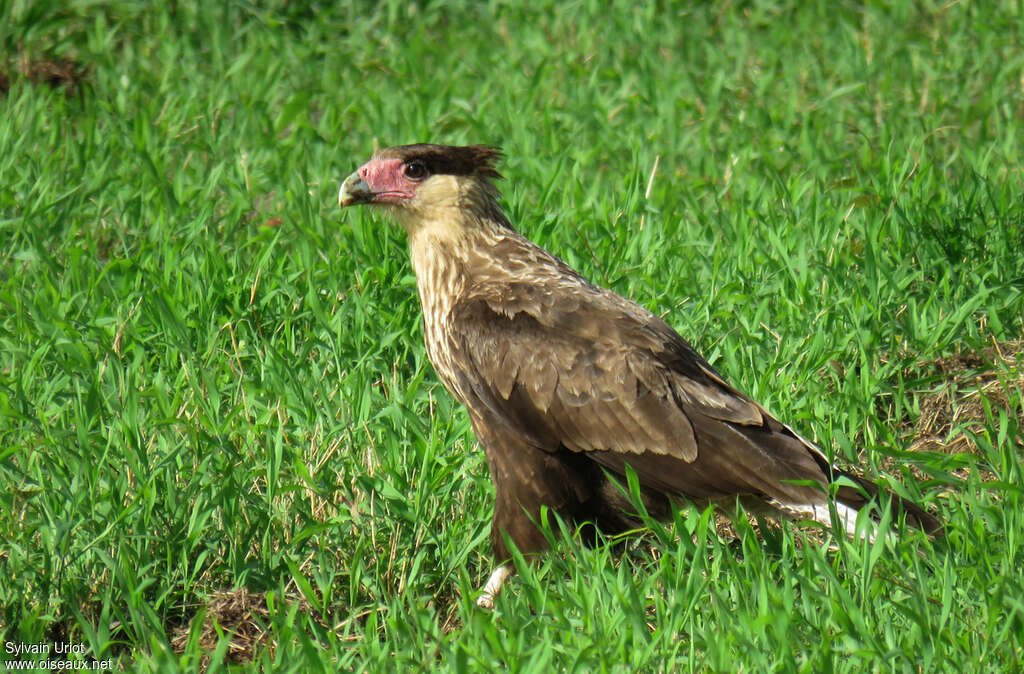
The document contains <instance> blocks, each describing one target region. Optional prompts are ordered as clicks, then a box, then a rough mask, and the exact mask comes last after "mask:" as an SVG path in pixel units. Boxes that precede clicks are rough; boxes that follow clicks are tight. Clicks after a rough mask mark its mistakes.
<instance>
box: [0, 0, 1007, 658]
mask: <svg viewBox="0 0 1024 674" xmlns="http://www.w3.org/2000/svg"><path fill="white" fill-rule="evenodd" d="M332 4H333V3H324V4H322V5H321V4H315V3H284V2H279V3H278V2H268V3H261V4H259V5H254V4H250V3H245V2H232V3H222V4H216V3H191V2H179V3H172V4H169V5H167V6H162V5H161V6H159V7H149V6H147V5H145V4H142V3H134V2H129V1H127V0H123V1H117V0H112V1H109V2H75V1H72V2H66V3H64V2H61V3H57V2H45V1H44V2H34V3H27V2H18V1H13V2H0V14H2V18H0V42H2V44H3V53H4V54H5V55H6V59H5V61H0V70H2V71H3V72H4V77H3V78H0V84H4V82H5V81H6V86H2V87H0V92H2V91H4V90H5V89H8V90H7V91H6V94H5V95H3V97H2V98H0V112H2V114H0V176H2V179H0V243H2V245H0V534H2V538H0V541H2V542H0V631H2V635H3V636H2V638H3V641H4V642H5V644H13V643H39V642H45V643H52V642H57V641H65V642H67V641H70V642H72V643H75V644H81V645H84V646H85V648H86V650H87V653H86V655H85V656H84V657H85V658H86V659H87V660H91V659H97V660H106V659H113V661H114V663H115V666H118V667H123V668H127V669H135V670H138V671H164V670H176V669H179V668H180V669H183V670H189V671H191V670H196V669H199V668H203V667H208V668H209V669H210V670H222V669H224V668H225V667H227V666H229V664H230V663H232V662H234V663H236V664H235V666H237V667H239V668H242V669H257V668H267V669H270V668H273V669H274V670H280V671H309V670H311V669H312V670H314V671H315V670H318V669H321V670H327V671H336V670H341V669H352V670H369V671H376V670H378V669H382V668H385V667H386V668H388V669H391V668H394V667H396V666H398V667H402V668H411V669H432V670H433V669H441V670H452V671H466V670H469V671H474V670H485V669H493V668H498V667H503V668H507V669H509V670H525V671H542V670H551V669H553V670H559V671H586V672H589V671H613V672H618V671H690V670H697V671H855V672H861V671H879V670H884V671H958V672H959V671H1013V670H1019V669H1020V668H1021V667H1022V665H1024V603H1022V601H1021V598H1022V597H1024V581H1022V580H1021V579H1022V578H1024V555H1022V552H1021V550H1022V549H1024V547H1022V545H1021V541H1022V538H1024V515H1022V513H1024V508H1022V505H1024V504H1022V491H1024V490H1022V487H1024V477H1022V442H1021V424H1022V423H1024V402H1022V389H1024V383H1022V382H1024V375H1022V371H1021V365H1020V364H1019V361H1018V360H1017V359H1016V358H1014V357H1012V350H1009V349H1008V346H1007V345H1013V344H1017V343H1018V342H1016V341H1015V340H1019V339H1020V338H1021V336H1022V332H1024V319H1022V316H1024V254H1022V253H1021V251H1022V250H1024V200H1022V198H1021V194H1022V193H1024V190H1022V187H1024V186H1022V181H1024V177H1022V173H1021V167H1022V166H1024V144H1022V142H1021V134H1020V128H1021V124H1022V120H1024V85H1022V81H1024V80H1022V77H1024V51H1022V50H1021V48H1020V45H1021V44H1022V43H1024V29H1022V28H1021V27H1022V26H1024V16H1022V11H1024V10H1022V6H1021V4H1020V3H1019V2H1016V3H1015V2H1004V3H945V2H931V1H925V2H915V3H909V2H900V3H892V4H891V5H890V4H889V3H848V2H839V3H834V2H812V3H801V2H789V1H786V0H782V1H780V2H776V3H762V2H741V3H725V4H724V5H723V6H721V7H717V8H685V7H678V6H676V5H675V4H674V3H663V4H662V5H661V6H658V5H656V4H654V3H652V4H650V5H643V4H642V3H641V4H637V3H625V2H621V3H613V4H612V6H611V7H610V8H609V7H608V6H607V3H599V2H595V1H588V0H581V1H578V2H560V3H547V4H543V3H542V4H537V3H532V4H527V3H522V4H520V3H514V2H492V3H488V4H480V3H464V2H455V1H453V2H422V3H409V2H379V3H369V2H356V3H339V6H337V7H333V6H331V5H332ZM47 64H49V65H47ZM54 71H57V72H58V73H59V74H61V76H53V75H52V73H53V72H54ZM47 73H51V75H47ZM427 140H430V141H436V142H446V143H463V142H487V143H495V144H501V145H503V146H504V147H505V150H506V152H507V154H508V159H507V161H506V162H505V166H504V173H505V175H506V176H507V178H508V180H507V181H505V182H504V183H503V185H502V187H503V190H504V193H505V198H506V204H507V207H508V210H509V212H510V215H511V216H512V218H513V221H514V222H517V223H519V226H520V229H522V230H523V231H524V232H525V233H527V234H528V235H530V236H531V237H532V238H534V239H535V240H537V241H539V242H540V243H541V244H542V245H545V246H547V247H549V248H550V249H551V250H553V251H555V252H556V253H557V254H559V255H561V256H562V257H563V258H564V259H566V260H567V261H568V262H569V263H571V264H572V265H574V266H576V267H578V268H579V269H581V271H583V272H584V273H585V274H586V275H587V276H589V277H590V278H592V279H593V280H595V281H597V282H599V283H602V284H606V285H609V286H611V287H612V288H614V289H615V290H617V291H619V292H621V293H623V294H626V295H629V296H632V297H634V298H636V299H638V300H640V301H641V302H642V303H643V304H645V305H646V306H648V307H649V308H651V309H652V310H654V311H655V312H658V313H660V314H662V315H664V316H665V317H666V319H667V320H668V321H669V323H670V324H672V325H673V326H675V327H676V328H678V329H679V330H680V332H681V333H682V334H683V335H685V336H686V337H687V338H688V339H689V340H690V341H691V342H692V343H694V344H695V345H696V346H697V347H698V349H699V350H701V351H702V352H703V353H704V354H705V355H706V356H707V357H708V358H709V359H710V360H711V361H712V362H714V363H715V364H716V366H717V367H718V368H719V369H720V370H722V371H723V372H724V373H725V374H726V375H727V376H728V377H729V378H730V379H731V380H732V381H733V382H735V383H736V384H737V385H738V386H739V387H740V388H741V389H743V390H745V391H747V392H749V393H750V394H752V395H753V396H754V397H756V398H758V399H759V400H761V401H762V402H764V403H765V404H766V405H767V406H768V407H769V408H770V409H772V410H773V411H775V412H776V413H777V414H778V415H779V416H780V417H782V418H783V419H785V420H787V421H789V422H790V423H792V424H793V425H794V426H795V427H797V428H798V429H799V430H800V431H802V432H803V433H804V434H806V435H808V436H810V437H811V438H813V439H815V440H816V441H817V442H818V443H820V444H821V446H822V447H824V448H825V451H826V452H827V453H829V454H832V455H834V456H835V457H836V460H837V461H838V462H839V463H841V464H844V465H853V466H861V467H862V468H863V471H864V472H865V473H866V474H867V475H869V476H871V477H872V478H875V479H878V480H881V481H884V482H886V483H887V484H889V485H890V486H891V487H892V488H894V489H896V490H897V491H899V492H900V493H901V494H904V495H906V496H910V497H913V498H914V499H916V500H919V501H921V502H922V503H925V504H927V505H928V507H930V508H931V509H932V510H934V511H936V512H939V513H941V515H942V517H943V518H944V519H945V520H946V521H947V522H948V524H949V535H948V537H947V539H946V540H945V541H943V542H932V541H928V540H926V539H924V538H923V537H922V536H920V535H917V534H914V533H913V532H910V531H905V532H901V533H902V536H901V537H900V538H899V540H897V541H895V542H886V541H880V542H877V543H874V544H869V543H867V542H863V541H862V542H856V541H845V540H834V539H833V538H832V537H831V535H830V533H828V532H825V534H824V536H825V542H824V543H822V542H820V539H821V537H820V535H819V533H818V532H817V530H814V529H809V528H808V527H806V526H797V525H789V524H787V525H785V526H783V527H782V528H774V527H764V526H756V527H755V526H751V525H749V524H748V523H747V521H746V520H745V519H744V518H739V519H738V521H737V525H736V530H735V538H732V537H730V536H724V537H723V536H719V535H718V534H717V533H716V528H715V524H714V520H713V518H712V517H711V513H709V512H700V511H698V510H695V509H692V508H683V509H680V510H679V511H678V512H677V513H676V521H675V522H671V523H668V524H667V525H664V526H662V525H659V524H657V523H651V527H650V531H649V532H647V533H646V534H645V535H644V536H641V537H638V538H636V539H634V540H633V541H631V542H628V543H626V544H625V545H624V546H617V547H613V546H606V547H601V548H598V549H595V550H587V549H581V548H580V546H579V543H578V541H577V540H576V539H575V538H574V537H573V536H572V535H571V532H568V534H569V535H565V533H563V532H562V531H561V530H560V529H559V527H558V526H557V523H555V525H554V526H553V533H552V537H553V540H554V542H555V544H556V545H555V551H554V552H553V553H552V554H551V555H550V556H548V557H546V558H545V559H544V560H543V562H542V563H541V564H540V565H539V566H537V567H535V568H531V567H529V566H526V567H523V568H521V569H520V575H519V576H518V577H517V579H516V580H514V581H512V582H511V585H510V587H509V590H508V592H507V593H505V594H503V595H502V597H501V598H500V600H499V602H498V607H497V610H496V611H495V612H494V613H488V612H483V611H480V610H478V609H476V608H475V606H474V604H473V602H474V599H475V596H476V588H478V587H479V586H480V584H481V583H482V581H483V580H484V579H485V578H486V575H487V573H488V572H489V566H490V564H491V560H490V557H489V555H490V550H489V547H490V546H489V543H488V541H487V535H488V527H489V517H490V507H491V502H492V495H493V490H492V487H491V485H490V481H489V478H488V477H487V474H486V464H485V461H484V460H483V457H482V456H481V454H480V453H479V452H478V451H477V450H476V448H475V440H474V438H473V436H472V433H471V431H470V430H469V424H468V420H467V418H466V416H465V414H464V412H463V411H462V410H461V409H459V408H458V407H457V406H456V405H455V404H454V403H453V401H452V399H451V398H450V397H449V395H448V394H447V392H445V391H444V390H443V389H442V388H441V387H440V386H439V385H438V383H437V379H436V377H435V375H434V373H433V371H432V369H431V367H430V365H429V363H428V361H427V359H426V355H425V351H424V347H423V344H422V334H421V332H420V327H419V320H420V319H419V308H418V306H417V301H416V296H415V291H414V281H413V278H412V276H411V270H410V267H409V265H408V262H407V260H406V254H405V247H404V246H405V244H404V241H403V236H402V235H401V233H400V231H397V230H396V229H395V228H393V227H389V226H387V225H386V224H385V223H383V222H381V221H379V220H377V219H375V218H374V217H373V216H371V215H369V214H368V213H360V212H355V211H353V212H346V213H340V212H339V211H338V210H337V207H336V206H335V195H336V192H337V188H338V184H339V182H340V180H341V179H343V178H344V176H345V175H347V174H348V173H349V172H350V171H351V170H352V169H353V168H355V167H356V166H357V165H358V164H359V163H361V161H363V160H364V159H365V158H366V157H367V156H368V155H369V153H370V152H371V150H372V149H373V147H374V145H375V144H377V143H379V144H381V145H389V144H397V143H404V142H416V141H427ZM655 167H657V170H655ZM993 345H996V346H999V347H1000V348H1001V349H1002V351H999V352H1000V353H1001V352H1007V353H1010V354H1011V355H1009V356H1007V357H1004V358H999V357H997V356H993V355H991V354H992V353H996V352H993V351H992V347H993ZM986 348H987V349H989V350H988V351H987V352H986V351H985V349H986ZM982 353H988V354H989V356H987V357H985V358H981V357H980V356H979V357H977V358H973V359H972V358H966V357H964V354H968V355H970V354H982ZM1004 355H1006V354H1004ZM957 358H959V359H960V360H956V359H957ZM954 361H955V362H960V363H968V364H969V365H965V366H964V367H963V368H960V369H958V370H957V372H956V373H950V372H948V371H946V370H943V369H942V368H937V367H936V366H935V364H936V363H949V362H954ZM976 375H977V377H979V378H980V379H977V381H980V380H981V379H983V380H984V382H985V387H984V393H985V395H981V394H979V390H980V389H979V386H978V385H977V384H975V383H973V382H975V381H976ZM993 382H995V383H994V384H993ZM993 387H994V388H993ZM995 393H998V395H995ZM936 395H942V396H945V397H944V398H942V400H944V401H946V403H944V404H948V405H951V406H952V408H953V409H952V413H951V416H950V417H949V418H951V419H952V418H955V419H956V423H953V424H952V425H950V426H949V428H948V430H945V431H943V436H944V437H943V438H940V440H943V439H944V440H945V441H947V442H946V443H945V444H943V443H942V442H938V443H934V442H933V443H930V444H928V446H927V447H928V450H927V451H910V450H911V449H913V448H917V447H919V446H920V443H915V439H916V438H917V436H918V435H919V429H917V430H915V423H916V421H917V420H918V419H919V418H920V417H921V416H922V409H927V410H929V413H931V412H932V411H934V409H935V405H934V400H935V399H936V398H935V396H936ZM968 396H973V397H971V398H970V400H972V401H974V402H973V403H972V405H974V407H972V409H976V410H978V412H977V414H976V415H974V417H972V418H971V419H965V418H964V416H963V415H962V414H961V415H959V416H956V410H957V409H961V407H962V406H963V405H966V403H965V402H964V401H966V400H967V399H968V398H967V397H968ZM964 438H968V440H969V442H965V441H964V440H963V439H964ZM947 446H948V447H950V448H952V449H950V450H949V451H944V449H943V448H944V447H947ZM829 542H831V543H832V545H833V549H830V548H829V545H828V543H829ZM623 547H624V548H625V549H624V550H622V549H620V548H623ZM239 590H241V591H242V592H241V593H240V594H239V593H238V591H239ZM247 593H248V594H247ZM225 597H227V598H228V599H227V600H225V599H224V598H225ZM247 597H248V598H247ZM249 598H255V599H253V600H252V601H250V599H249ZM224 606H231V607H234V608H233V609H232V610H237V611H241V612H242V613H245V612H246V611H248V612H249V613H250V614H251V615H249V618H248V619H249V620H250V625H249V627H248V628H247V630H242V629H240V628H238V629H237V632H238V634H237V635H236V636H235V639H234V641H232V631H231V624H228V623H230V620H229V616H228V615H227V613H224V612H219V611H222V609H223V607H224ZM253 606H255V608H253ZM239 607H241V608H239ZM204 617H205V618H212V617H218V618H219V619H220V621H221V622H222V623H225V624H228V628H227V629H226V630H225V629H224V628H223V626H222V629H221V631H220V632H218V631H217V630H216V629H214V628H213V627H211V625H212V623H210V622H207V624H206V626H205V627H204ZM252 625H255V626H256V627H255V628H253V627H252ZM264 632H265V633H266V634H265V636H263V637H260V636H259V635H260V634H263V633H264ZM243 633H244V634H243ZM246 635H247V636H246ZM239 640H241V641H244V643H241V644H239ZM46 657H47V656H41V655H37V656H24V657H23V659H26V660H27V659H31V658H36V659H46ZM53 657H55V656H51V659H53ZM247 661H248V662H249V664H245V662H247Z"/></svg>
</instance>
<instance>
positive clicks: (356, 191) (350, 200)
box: [338, 173, 375, 208]
mask: <svg viewBox="0 0 1024 674" xmlns="http://www.w3.org/2000/svg"><path fill="white" fill-rule="evenodd" d="M374 196H375V195H374V193H373V190H371V189H370V186H369V185H367V184H366V181H365V180H363V179H362V177H360V175H359V173H353V174H352V175H350V176H349V177H348V178H345V182H343V183H342V184H341V190H339V191H338V206H341V207H342V208H345V207H346V206H352V205H353V204H368V203H370V202H371V201H373V197H374Z"/></svg>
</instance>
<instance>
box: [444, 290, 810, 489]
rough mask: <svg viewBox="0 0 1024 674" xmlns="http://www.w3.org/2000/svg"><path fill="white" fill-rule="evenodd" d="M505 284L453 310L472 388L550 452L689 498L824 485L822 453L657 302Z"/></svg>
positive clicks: (494, 417) (493, 414) (464, 385)
mask: <svg viewBox="0 0 1024 674" xmlns="http://www.w3.org/2000/svg"><path fill="white" fill-rule="evenodd" d="M573 290H575V291H577V292H573V293H568V294H567V293H559V292H552V291H551V290H550V289H545V288H542V287H539V286H536V285H534V286H530V285H522V286H518V285H516V284H512V285H506V286H504V287H503V288H502V289H501V290H500V291H495V292H496V293H498V294H492V295H491V296H487V297H480V296H477V297H476V298H473V299H470V300H468V301H464V302H463V303H461V304H459V305H457V306H456V307H455V309H454V313H453V320H454V324H455V325H456V326H457V330H458V333H459V335H460V337H461V340H460V342H461V343H460V349H462V350H464V352H465V355H466V356H467V357H468V359H469V361H470V363H471V366H470V368H469V369H468V370H466V371H465V372H464V373H463V375H462V381H461V387H460V388H461V389H462V391H463V392H464V393H465V394H468V395H472V396H473V397H474V398H475V399H476V401H478V402H479V403H480V404H482V405H483V407H484V408H485V409H486V410H488V412H489V414H487V415H486V416H487V417H488V418H489V420H490V422H491V423H503V424H507V425H509V426H512V427H514V428H516V429H517V430H518V431H519V432H521V433H522V434H523V435H525V436H526V437H527V438H528V439H529V442H530V444H532V445H533V446H535V447H538V448H541V449H543V450H546V451H552V452H553V451H557V450H558V449H559V448H561V447H565V448H567V449H570V450H572V451H574V452H583V453H586V454H587V455H588V456H589V457H591V458H592V459H594V460H595V461H598V462H599V463H601V464H602V465H604V466H606V467H607V468H609V469H611V470H613V471H615V472H617V473H620V474H621V473H622V472H623V471H624V469H625V465H626V464H629V465H630V466H631V467H632V468H633V469H634V470H635V471H636V472H637V474H638V476H639V477H640V479H641V481H642V482H643V483H645V484H647V485H648V486H652V487H656V488H659V489H661V490H663V491H666V492H676V493H682V494H686V495H688V496H691V497H716V496H723V495H729V494H737V493H753V494H760V495H763V496H767V497H771V498H778V499H782V500H787V501H796V500H805V499H807V498H809V497H810V498H813V500H820V498H821V496H820V495H819V493H817V492H816V491H815V490H814V489H813V488H811V487H806V486H803V487H801V486H794V485H786V484H784V483H783V482H782V480H801V479H803V480H813V481H815V482H817V483H819V484H820V483H823V482H824V481H825V474H824V472H823V468H822V462H823V461H824V457H821V456H820V454H819V455H816V450H814V449H812V448H811V447H810V446H808V445H807V444H806V443H804V442H803V441H802V440H800V439H799V438H797V437H796V436H795V435H793V434H792V433H791V432H790V431H788V429H786V428H785V427H784V426H783V425H782V424H780V423H779V422H777V421H776V420H775V419H774V418H772V417H771V416H770V415H769V414H768V413H767V412H766V411H765V410H764V409H763V408H761V407H760V406H759V405H757V403H755V402H753V401H752V400H750V399H749V398H747V397H746V396H744V395H743V394H741V393H739V392H738V391H736V390H735V389H733V388H732V387H730V386H729V385H728V384H727V383H725V381H723V379H722V378H721V377H720V376H719V375H718V374H717V373H716V372H715V371H714V369H713V368H712V367H711V366H710V365H709V364H708V363H707V362H706V361H704V360H703V359H702V358H701V357H700V356H699V355H698V354H697V353H696V352H695V351H694V350H693V349H692V348H691V347H690V346H689V345H688V344H687V343H686V342H685V341H684V340H683V339H682V338H681V337H679V335H678V334H677V333H675V332H674V331H673V330H672V329H671V328H670V327H669V326H668V325H667V324H665V323H664V322H663V321H661V320H660V319H658V318H657V317H656V316H654V315H653V314H650V313H649V312H647V311H646V310H644V309H642V308H640V307H639V306H637V305H635V304H633V303H632V302H628V301H627V300H624V299H622V298H621V297H619V296H617V295H614V294H612V293H610V292H608V291H604V290H602V289H599V288H595V287H593V286H588V287H586V288H580V287H579V286H577V287H576V288H574V289H573Z"/></svg>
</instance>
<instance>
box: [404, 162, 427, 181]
mask: <svg viewBox="0 0 1024 674" xmlns="http://www.w3.org/2000/svg"><path fill="white" fill-rule="evenodd" d="M404 171H405V177H406V178H408V179H410V180H423V179H424V178H426V177H427V167H426V166H425V165H424V164H423V162H419V161H411V162H409V163H408V164H406V165H405V169H404Z"/></svg>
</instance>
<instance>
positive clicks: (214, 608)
mask: <svg viewBox="0 0 1024 674" xmlns="http://www.w3.org/2000/svg"><path fill="white" fill-rule="evenodd" d="M285 601H286V602H288V603H295V602H298V603H299V605H300V610H301V611H303V612H306V613H309V612H311V611H312V607H311V606H310V604H309V602H308V601H306V600H305V599H303V598H302V597H299V596H294V597H291V596H290V597H287V598H285ZM199 617H202V619H203V624H202V626H201V627H200V628H199V646H200V647H201V648H202V649H203V651H204V652H205V653H206V655H204V657H203V661H202V663H201V668H202V669H203V670H204V671H205V670H206V668H207V667H209V664H210V658H209V654H210V653H213V651H214V650H215V649H216V648H217V644H218V643H219V641H220V639H221V634H223V635H225V636H227V637H229V639H230V641H229V643H228V651H227V657H226V659H227V661H228V662H234V663H243V662H251V661H252V660H253V659H254V658H255V657H256V653H257V651H258V650H259V649H260V648H262V647H268V648H273V641H272V634H271V632H270V631H269V629H270V620H269V618H270V611H269V610H268V609H267V597H266V595H265V594H263V593H254V592H249V591H248V590H246V589H245V588H240V589H237V590H231V591H230V592H214V593H213V595H211V596H210V598H209V600H208V601H207V603H206V606H205V611H201V612H200V613H198V614H197V615H196V617H195V618H193V619H192V622H193V623H194V622H195V619H196V618H199ZM193 627H194V625H193V624H191V623H190V624H188V625H183V626H181V627H179V628H177V629H175V630H174V633H173V636H172V637H171V648H173V649H174V652H175V653H183V652H184V651H185V648H186V647H187V646H188V642H189V638H190V636H191V634H192V631H193Z"/></svg>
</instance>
